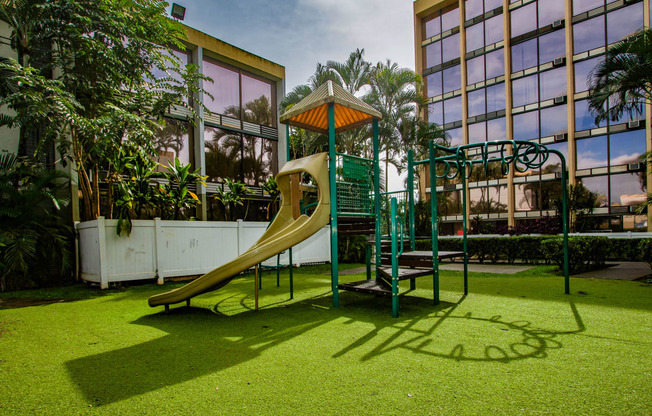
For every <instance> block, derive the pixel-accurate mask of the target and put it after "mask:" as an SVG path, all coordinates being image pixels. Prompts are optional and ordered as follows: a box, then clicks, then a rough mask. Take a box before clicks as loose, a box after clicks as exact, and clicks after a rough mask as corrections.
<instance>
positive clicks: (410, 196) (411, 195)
mask: <svg viewBox="0 0 652 416" xmlns="http://www.w3.org/2000/svg"><path fill="white" fill-rule="evenodd" d="M413 161H414V150H412V149H410V150H408V165H407V173H408V178H407V179H408V183H407V190H408V223H409V224H408V227H409V230H410V251H414V250H415V249H416V248H415V246H416V242H415V230H414V164H413Z"/></svg>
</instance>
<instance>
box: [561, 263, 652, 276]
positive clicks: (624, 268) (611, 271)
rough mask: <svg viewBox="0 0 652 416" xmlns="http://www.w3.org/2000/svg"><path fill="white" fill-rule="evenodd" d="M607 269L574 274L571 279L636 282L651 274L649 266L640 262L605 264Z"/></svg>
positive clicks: (651, 270)
mask: <svg viewBox="0 0 652 416" xmlns="http://www.w3.org/2000/svg"><path fill="white" fill-rule="evenodd" d="M607 265H608V266H609V267H607V268H605V269H601V270H594V271H591V272H586V273H580V274H575V275H573V277H583V278H589V279H612V280H636V279H640V278H642V277H645V276H647V275H649V274H652V269H650V266H649V265H648V264H647V263H645V262H642V261H623V262H620V263H612V262H607Z"/></svg>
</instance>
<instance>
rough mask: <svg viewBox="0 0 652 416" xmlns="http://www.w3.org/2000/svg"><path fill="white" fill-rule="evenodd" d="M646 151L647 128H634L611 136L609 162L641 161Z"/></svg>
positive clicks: (622, 163) (617, 163) (620, 163)
mask: <svg viewBox="0 0 652 416" xmlns="http://www.w3.org/2000/svg"><path fill="white" fill-rule="evenodd" d="M644 153H645V130H634V131H628V132H625V133H618V134H612V135H610V136H609V164H610V165H614V166H615V165H625V164H629V163H639V162H641V160H643V159H642V158H641V157H642V156H643V154H644Z"/></svg>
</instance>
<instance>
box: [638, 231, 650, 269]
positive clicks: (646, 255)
mask: <svg viewBox="0 0 652 416" xmlns="http://www.w3.org/2000/svg"><path fill="white" fill-rule="evenodd" d="M638 249H639V253H640V256H641V260H643V261H645V262H647V264H649V265H650V267H652V239H650V238H646V239H644V240H641V241H640V242H639V243H638Z"/></svg>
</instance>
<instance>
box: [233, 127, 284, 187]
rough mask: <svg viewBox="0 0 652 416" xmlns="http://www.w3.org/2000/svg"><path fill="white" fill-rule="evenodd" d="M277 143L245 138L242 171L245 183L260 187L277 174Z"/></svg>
mask: <svg viewBox="0 0 652 416" xmlns="http://www.w3.org/2000/svg"><path fill="white" fill-rule="evenodd" d="M276 147H277V146H276V142H274V141H271V140H266V139H263V138H262V137H255V136H249V135H245V136H244V141H243V149H242V153H243V159H242V170H243V172H244V183H246V184H247V185H252V186H259V185H260V184H261V183H264V182H265V181H267V179H269V178H270V177H271V176H273V175H274V174H275V173H276V160H277V155H276Z"/></svg>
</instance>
